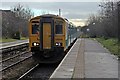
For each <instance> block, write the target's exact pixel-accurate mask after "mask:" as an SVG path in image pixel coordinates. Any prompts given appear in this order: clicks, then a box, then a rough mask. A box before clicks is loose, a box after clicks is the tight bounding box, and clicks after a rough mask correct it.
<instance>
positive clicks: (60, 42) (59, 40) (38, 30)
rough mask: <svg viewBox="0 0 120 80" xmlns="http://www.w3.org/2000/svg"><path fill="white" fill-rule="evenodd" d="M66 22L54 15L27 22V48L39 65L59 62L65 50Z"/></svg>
mask: <svg viewBox="0 0 120 80" xmlns="http://www.w3.org/2000/svg"><path fill="white" fill-rule="evenodd" d="M65 26H66V22H65V20H64V19H63V18H61V17H59V16H56V15H50V14H48V15H42V16H38V17H34V18H32V19H31V20H30V22H29V48H30V50H31V52H32V53H33V58H34V59H35V60H36V61H39V62H40V63H41V62H42V63H51V62H53V63H54V62H58V61H60V60H61V59H62V58H63V56H64V55H65V54H64V50H65V48H66V43H65V37H66V32H65V29H66V27H65Z"/></svg>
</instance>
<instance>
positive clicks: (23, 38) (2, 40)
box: [0, 37, 28, 43]
mask: <svg viewBox="0 0 120 80" xmlns="http://www.w3.org/2000/svg"><path fill="white" fill-rule="evenodd" d="M26 39H28V38H27V37H21V39H20V40H26ZM17 40H18V39H12V38H7V39H5V38H0V42H1V43H5V42H13V41H17Z"/></svg>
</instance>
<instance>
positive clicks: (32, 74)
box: [17, 63, 58, 80]
mask: <svg viewBox="0 0 120 80" xmlns="http://www.w3.org/2000/svg"><path fill="white" fill-rule="evenodd" d="M57 66H58V63H56V64H37V65H36V66H34V67H32V68H31V69H29V70H28V71H27V72H26V73H24V74H23V75H22V76H20V77H19V78H18V79H17V80H26V79H30V80H34V79H38V80H48V79H49V78H50V76H51V74H52V73H53V71H54V70H55V69H56V67H57Z"/></svg>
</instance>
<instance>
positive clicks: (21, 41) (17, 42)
mask: <svg viewBox="0 0 120 80" xmlns="http://www.w3.org/2000/svg"><path fill="white" fill-rule="evenodd" d="M25 43H29V41H28V40H17V41H13V42H7V43H0V49H2V48H7V47H11V46H17V45H22V44H25Z"/></svg>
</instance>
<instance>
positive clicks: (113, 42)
mask: <svg viewBox="0 0 120 80" xmlns="http://www.w3.org/2000/svg"><path fill="white" fill-rule="evenodd" d="M96 40H97V41H98V42H100V43H101V44H102V45H103V46H104V47H106V48H107V49H108V50H109V51H110V52H111V53H112V54H114V55H117V56H118V57H119V58H120V47H119V46H120V42H118V39H116V38H110V39H105V38H96Z"/></svg>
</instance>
